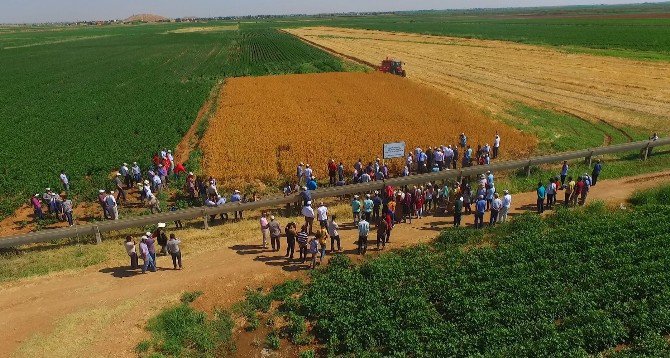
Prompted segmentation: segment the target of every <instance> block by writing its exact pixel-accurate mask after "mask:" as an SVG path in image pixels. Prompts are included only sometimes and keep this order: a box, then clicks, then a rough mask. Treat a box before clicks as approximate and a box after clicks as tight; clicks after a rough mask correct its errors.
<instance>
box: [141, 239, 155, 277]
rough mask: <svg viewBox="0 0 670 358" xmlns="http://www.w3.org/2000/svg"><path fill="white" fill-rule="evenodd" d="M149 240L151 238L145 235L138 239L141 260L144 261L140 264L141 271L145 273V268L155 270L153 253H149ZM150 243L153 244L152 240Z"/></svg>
mask: <svg viewBox="0 0 670 358" xmlns="http://www.w3.org/2000/svg"><path fill="white" fill-rule="evenodd" d="M149 240H152V239H150V238H148V237H146V236H142V240H141V241H140V253H141V255H142V260H143V261H144V263H143V264H142V273H146V272H147V269H149V270H150V271H151V272H156V259H155V254H154V255H152V254H151V251H150V246H149V244H148V242H149ZM151 245H152V246H153V240H152V244H151Z"/></svg>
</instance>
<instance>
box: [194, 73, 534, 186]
mask: <svg viewBox="0 0 670 358" xmlns="http://www.w3.org/2000/svg"><path fill="white" fill-rule="evenodd" d="M461 132H465V133H466V134H467V135H468V138H469V143H471V144H473V146H476V144H477V143H481V144H482V145H483V144H485V143H492V142H493V138H494V135H495V133H496V132H499V134H500V136H501V138H502V144H501V152H502V154H501V155H502V157H503V158H505V157H507V158H511V157H517V156H520V155H527V154H529V153H530V152H531V151H532V150H533V149H534V148H535V146H536V145H537V140H536V139H535V138H534V137H532V136H530V135H526V134H523V133H521V132H519V131H517V130H516V129H513V128H510V127H509V126H507V125H505V124H502V123H500V122H497V121H494V120H492V119H491V118H489V117H487V116H486V115H484V114H483V112H481V111H480V110H479V109H474V108H473V107H470V106H469V105H467V104H465V103H464V102H461V101H459V100H457V99H454V98H452V97H449V96H447V95H445V94H444V93H443V92H440V91H437V90H435V89H433V88H430V87H428V86H425V85H422V84H418V83H414V82H412V81H409V80H407V79H403V78H400V77H396V76H393V75H387V74H381V73H370V74H366V73H327V74H309V75H287V76H270V77H257V78H251V77H247V78H234V79H230V80H228V81H226V84H225V85H224V88H223V90H222V92H221V95H220V97H219V103H218V109H217V112H216V114H215V116H214V118H212V119H211V120H210V124H209V127H208V129H207V131H206V133H205V136H204V138H203V141H202V144H201V146H202V149H203V152H204V157H203V169H204V171H205V173H206V174H208V175H212V176H214V177H217V178H220V179H245V180H252V179H261V180H275V179H279V178H283V177H286V176H289V175H292V174H293V172H294V169H295V167H296V165H297V164H298V163H299V162H301V161H302V162H305V163H310V164H311V165H312V167H313V168H314V170H315V174H316V175H317V177H318V178H319V179H324V177H326V176H327V173H326V169H325V168H326V165H327V162H328V160H329V159H331V158H333V159H335V160H336V161H338V162H339V161H342V162H343V163H344V164H345V167H346V168H347V170H351V168H352V167H353V164H354V163H355V162H356V160H357V159H358V158H362V159H363V160H364V161H372V160H374V159H375V157H381V156H382V147H383V144H384V143H388V142H396V141H404V142H406V144H407V148H408V149H409V148H414V147H416V146H422V147H423V148H424V149H425V148H426V147H428V146H436V145H448V144H456V142H457V139H458V135H459V134H460V133H461ZM401 162H402V161H400V160H397V159H396V160H395V161H392V162H390V165H391V167H392V169H397V168H398V166H399V165H400V163H401Z"/></svg>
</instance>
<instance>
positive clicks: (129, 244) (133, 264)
mask: <svg viewBox="0 0 670 358" xmlns="http://www.w3.org/2000/svg"><path fill="white" fill-rule="evenodd" d="M124 246H125V248H126V253H127V254H128V256H129V257H130V268H131V269H133V270H134V269H136V268H138V267H139V264H138V260H137V252H135V241H133V237H132V236H126V242H125V244H124Z"/></svg>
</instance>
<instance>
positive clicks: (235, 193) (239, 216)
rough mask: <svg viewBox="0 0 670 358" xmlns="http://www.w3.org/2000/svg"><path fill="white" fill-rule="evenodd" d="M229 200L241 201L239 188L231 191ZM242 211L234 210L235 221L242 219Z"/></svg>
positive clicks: (233, 201)
mask: <svg viewBox="0 0 670 358" xmlns="http://www.w3.org/2000/svg"><path fill="white" fill-rule="evenodd" d="M230 202H231V203H238V204H240V203H242V195H240V191H239V190H235V191H233V195H232V196H231V197H230ZM242 219H243V218H242V211H241V210H235V221H239V220H242Z"/></svg>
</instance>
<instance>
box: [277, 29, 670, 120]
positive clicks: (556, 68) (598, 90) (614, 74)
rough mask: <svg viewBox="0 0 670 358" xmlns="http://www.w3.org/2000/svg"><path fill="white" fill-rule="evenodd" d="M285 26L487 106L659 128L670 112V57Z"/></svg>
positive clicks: (339, 51)
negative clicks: (393, 62) (519, 105)
mask: <svg viewBox="0 0 670 358" xmlns="http://www.w3.org/2000/svg"><path fill="white" fill-rule="evenodd" d="M287 31H288V32H290V33H292V34H294V35H297V36H299V37H301V38H304V39H306V40H309V41H312V42H315V43H317V44H318V45H320V46H324V47H326V48H328V49H331V50H333V51H335V52H338V53H341V54H344V55H348V56H353V57H356V58H359V59H361V60H364V61H368V62H372V63H378V62H379V61H380V60H381V59H382V58H384V57H386V56H387V55H392V56H395V57H399V58H401V59H402V60H403V61H405V62H407V66H406V67H407V72H408V76H409V77H410V78H411V79H412V80H415V81H418V82H421V83H425V84H429V85H432V86H435V87H436V88H439V89H441V90H443V91H446V92H448V93H451V94H454V95H456V96H458V97H459V98H463V99H466V100H468V101H470V102H472V103H474V104H476V105H478V106H480V107H482V108H486V109H487V110H490V111H491V112H493V113H497V114H502V113H505V111H506V110H507V109H508V108H509V106H510V104H511V103H513V102H523V103H526V104H529V105H532V106H541V107H545V108H549V109H553V110H557V111H561V112H568V113H570V114H573V115H576V116H578V117H581V118H584V119H588V120H594V121H595V120H604V121H606V122H608V123H610V124H612V125H614V126H617V127H628V126H636V127H644V128H647V129H650V130H663V129H664V128H665V124H666V123H667V120H668V119H670V80H669V78H670V64H669V63H667V62H643V61H632V60H625V59H619V58H613V57H601V56H593V55H584V54H568V53H564V52H559V51H556V50H553V49H550V48H545V47H540V46H531V45H524V44H518V43H512V42H504V41H489V40H476V39H463V38H452V37H443V36H426V35H417V34H407V33H390V32H382V31H373V30H354V29H342V28H325V27H314V28H298V29H289V30H287Z"/></svg>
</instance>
